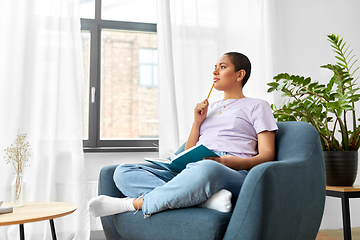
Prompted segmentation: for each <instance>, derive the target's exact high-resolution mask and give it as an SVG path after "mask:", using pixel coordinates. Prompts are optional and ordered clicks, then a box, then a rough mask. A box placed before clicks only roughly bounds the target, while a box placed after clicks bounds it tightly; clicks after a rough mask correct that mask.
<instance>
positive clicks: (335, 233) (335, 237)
mask: <svg viewBox="0 0 360 240" xmlns="http://www.w3.org/2000/svg"><path fill="white" fill-rule="evenodd" d="M351 236H352V240H360V227H358V228H352V229H351ZM342 239H344V235H343V231H342V229H337V230H322V231H320V232H319V233H318V235H317V237H316V240H342Z"/></svg>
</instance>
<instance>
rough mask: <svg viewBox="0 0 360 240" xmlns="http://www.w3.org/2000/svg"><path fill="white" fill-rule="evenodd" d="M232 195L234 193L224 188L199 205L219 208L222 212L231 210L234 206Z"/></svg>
mask: <svg viewBox="0 0 360 240" xmlns="http://www.w3.org/2000/svg"><path fill="white" fill-rule="evenodd" d="M231 197H232V194H231V192H230V191H228V190H226V189H222V190H220V191H218V192H217V193H215V194H214V195H212V196H211V197H210V198H208V199H207V200H206V201H205V202H203V203H201V204H200V205H199V206H200V207H203V208H210V209H214V210H218V211H220V212H230V211H231V207H232V206H231Z"/></svg>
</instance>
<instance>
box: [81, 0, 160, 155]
mask: <svg viewBox="0 0 360 240" xmlns="http://www.w3.org/2000/svg"><path fill="white" fill-rule="evenodd" d="M80 4H81V7H80V13H81V17H82V19H81V29H82V42H83V53H84V76H85V93H86V94H85V99H84V103H85V104H84V120H83V121H84V136H83V138H84V150H85V151H112V150H114V151H119V150H120V151H134V150H136V151H157V144H158V80H157V35H156V0H122V1H119V0H81V1H80ZM149 12H150V13H152V14H149Z"/></svg>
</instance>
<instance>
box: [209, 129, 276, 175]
mask: <svg viewBox="0 0 360 240" xmlns="http://www.w3.org/2000/svg"><path fill="white" fill-rule="evenodd" d="M257 136H258V152H259V153H258V154H257V155H256V156H254V157H250V158H240V157H236V156H233V155H223V156H221V157H209V158H206V159H212V160H214V161H217V162H219V163H221V164H223V165H225V166H227V167H230V168H232V169H235V170H249V169H251V168H253V167H254V166H256V165H258V164H260V163H264V162H268V161H273V160H274V159H275V131H271V132H269V131H264V132H261V133H259V134H258V135H257Z"/></svg>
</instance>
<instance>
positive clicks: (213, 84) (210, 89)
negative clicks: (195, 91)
mask: <svg viewBox="0 0 360 240" xmlns="http://www.w3.org/2000/svg"><path fill="white" fill-rule="evenodd" d="M213 87H214V83H213V85H212V86H211V89H210V92H209V94H208V96H207V98H206V100H209V97H210V93H211V91H212V89H213Z"/></svg>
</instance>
